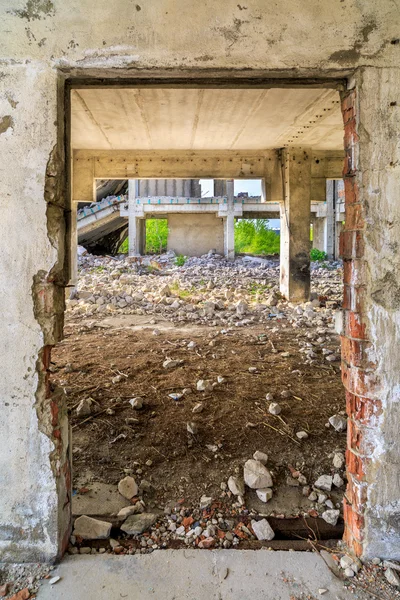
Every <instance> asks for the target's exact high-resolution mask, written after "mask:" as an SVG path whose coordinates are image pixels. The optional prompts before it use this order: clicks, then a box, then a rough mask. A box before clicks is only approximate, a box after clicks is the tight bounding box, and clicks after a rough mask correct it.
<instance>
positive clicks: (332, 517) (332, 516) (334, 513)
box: [321, 509, 340, 526]
mask: <svg viewBox="0 0 400 600" xmlns="http://www.w3.org/2000/svg"><path fill="white" fill-rule="evenodd" d="M339 515H340V510H335V509H328V510H326V511H325V512H323V513H322V515H321V517H322V518H323V520H324V521H326V522H327V523H329V525H333V526H335V525H336V523H337V522H338V519H339Z"/></svg>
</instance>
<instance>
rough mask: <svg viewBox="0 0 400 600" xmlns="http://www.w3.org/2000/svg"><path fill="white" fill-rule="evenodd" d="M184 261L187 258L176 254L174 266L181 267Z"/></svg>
mask: <svg viewBox="0 0 400 600" xmlns="http://www.w3.org/2000/svg"><path fill="white" fill-rule="evenodd" d="M186 261H187V258H186V256H183V254H178V256H177V257H176V258H175V264H176V266H177V267H183V265H184V264H185V262H186Z"/></svg>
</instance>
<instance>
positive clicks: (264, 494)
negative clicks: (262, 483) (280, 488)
mask: <svg viewBox="0 0 400 600" xmlns="http://www.w3.org/2000/svg"><path fill="white" fill-rule="evenodd" d="M256 494H257V496H258V497H259V499H260V500H261V502H268V500H271V498H272V490H271V488H263V489H260V490H256Z"/></svg>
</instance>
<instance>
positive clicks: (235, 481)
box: [228, 475, 244, 496]
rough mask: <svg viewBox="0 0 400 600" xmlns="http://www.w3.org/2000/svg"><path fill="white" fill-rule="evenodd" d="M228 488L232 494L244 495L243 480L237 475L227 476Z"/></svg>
mask: <svg viewBox="0 0 400 600" xmlns="http://www.w3.org/2000/svg"><path fill="white" fill-rule="evenodd" d="M228 488H229V490H230V491H231V492H232V494H233V495H234V496H244V481H243V480H242V479H240V478H239V477H235V476H233V475H232V476H231V477H229V479H228Z"/></svg>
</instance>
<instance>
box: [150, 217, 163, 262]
mask: <svg viewBox="0 0 400 600" xmlns="http://www.w3.org/2000/svg"><path fill="white" fill-rule="evenodd" d="M167 241H168V221H167V219H147V220H146V254H162V253H163V252H166V250H167Z"/></svg>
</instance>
